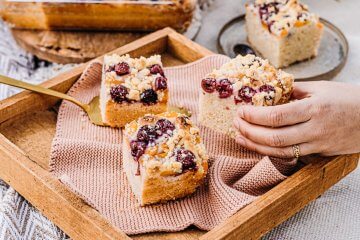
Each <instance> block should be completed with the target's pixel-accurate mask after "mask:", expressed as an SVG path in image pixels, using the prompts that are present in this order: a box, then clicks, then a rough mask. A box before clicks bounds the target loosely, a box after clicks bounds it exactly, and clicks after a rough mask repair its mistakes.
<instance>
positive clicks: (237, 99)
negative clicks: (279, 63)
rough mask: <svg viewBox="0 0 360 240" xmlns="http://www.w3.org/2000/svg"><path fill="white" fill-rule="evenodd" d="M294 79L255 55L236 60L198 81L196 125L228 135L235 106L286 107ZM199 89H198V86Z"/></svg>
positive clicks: (238, 57)
mask: <svg viewBox="0 0 360 240" xmlns="http://www.w3.org/2000/svg"><path fill="white" fill-rule="evenodd" d="M293 81H294V77H293V76H292V75H291V74H288V73H286V72H284V71H282V70H277V69H275V68H274V67H273V66H272V65H270V64H269V61H268V60H264V59H262V58H260V57H256V56H254V55H246V56H241V55H239V56H237V57H236V58H234V59H232V60H230V61H229V62H228V63H226V64H224V65H223V66H221V67H220V68H219V69H215V70H214V71H213V72H211V73H209V74H208V75H207V76H205V78H204V79H202V81H201V92H200V98H199V121H200V123H201V124H202V125H204V126H207V127H209V128H211V129H214V130H216V131H218V132H221V133H225V134H228V133H230V132H231V129H232V123H233V118H234V115H235V114H236V110H237V108H238V106H240V105H244V104H250V105H255V106H273V105H278V104H283V103H286V102H287V101H288V100H289V98H290V96H291V93H292V90H293ZM199 87H200V86H199Z"/></svg>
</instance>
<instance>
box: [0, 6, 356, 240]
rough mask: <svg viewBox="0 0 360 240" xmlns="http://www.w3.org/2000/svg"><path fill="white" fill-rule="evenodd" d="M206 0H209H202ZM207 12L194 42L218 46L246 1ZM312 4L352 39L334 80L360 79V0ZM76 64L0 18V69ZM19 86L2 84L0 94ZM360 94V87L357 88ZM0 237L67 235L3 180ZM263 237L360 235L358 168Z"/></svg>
mask: <svg viewBox="0 0 360 240" xmlns="http://www.w3.org/2000/svg"><path fill="white" fill-rule="evenodd" d="M202 1H203V2H205V1H209V0H202ZM212 2H213V3H212V4H211V5H210V7H208V8H206V10H205V11H204V12H203V24H202V28H201V30H200V33H199V35H198V36H197V38H196V42H198V43H200V44H202V45H204V46H205V47H207V48H209V49H210V50H212V51H214V52H216V38H217V34H218V32H219V30H220V28H221V27H222V26H223V25H224V24H225V23H226V22H227V21H229V20H230V19H232V18H234V17H236V16H238V15H240V14H242V13H244V3H245V1H239V0H215V1H212ZM303 2H305V3H307V4H308V5H309V6H310V8H311V10H313V11H314V12H317V13H318V14H319V15H320V16H322V17H323V18H325V19H327V20H330V21H331V22H332V23H334V24H335V25H336V26H338V27H339V28H340V29H341V30H342V31H343V32H344V33H345V35H346V37H347V39H348V41H349V44H350V54H349V58H348V62H347V64H346V66H345V68H344V69H343V70H342V72H341V73H340V74H339V75H338V76H336V77H335V78H334V79H333V81H342V82H350V83H353V84H359V83H360V24H359V21H360V1H359V0H317V1H310V0H303ZM72 66H73V65H70V64H69V65H58V64H52V65H48V64H47V63H45V62H42V61H39V60H38V59H37V58H35V57H34V56H32V55H31V54H28V53H26V52H24V51H23V50H22V49H20V48H19V47H18V46H17V45H16V44H15V42H14V41H13V39H12V38H11V36H10V34H9V32H8V30H7V28H6V27H5V26H4V25H3V24H2V23H1V22H0V73H1V74H6V75H9V76H12V77H15V78H18V79H22V80H24V81H29V82H33V83H39V82H42V81H44V80H46V79H48V78H49V77H51V76H54V75H56V74H58V73H59V72H63V71H66V70H68V69H70V68H71V67H72ZM18 91H19V90H18V89H16V88H13V87H8V86H5V85H2V84H0V99H3V98H5V97H8V96H10V95H12V94H15V93H17V92H18ZM359 94H360V93H359ZM0 239H16V240H17V239H49V240H50V239H54V240H58V239H67V237H66V235H65V234H64V233H63V232H62V231H61V230H60V229H59V228H57V227H56V226H55V225H54V224H53V223H51V222H50V221H49V220H47V219H46V217H44V216H42V215H41V214H40V213H39V212H38V211H37V210H36V209H35V208H34V207H32V206H31V205H30V204H29V203H28V202H27V201H26V200H24V199H23V198H22V197H21V196H20V195H19V194H18V193H16V191H15V190H14V189H12V188H11V187H9V186H8V185H6V184H5V183H4V182H2V181H1V180H0ZM264 239H269V240H273V239H274V240H275V239H278V240H283V239H284V240H285V239H294V240H296V239H299V240H300V239H314V240H320V239H360V169H359V168H358V169H357V170H356V171H355V172H353V173H352V174H350V175H349V176H348V177H347V178H345V179H344V180H342V181H341V182H339V183H338V184H336V185H335V186H333V187H332V188H331V189H330V190H328V191H327V192H326V193H325V194H324V195H323V196H321V197H320V198H318V199H317V200H316V201H314V202H313V203H311V204H309V205H308V206H307V207H305V208H304V209H303V210H302V211H300V212H299V213H298V214H296V215H295V216H293V217H292V218H290V219H289V220H288V221H286V222H285V223H283V224H281V225H280V226H279V227H277V228H275V229H274V230H272V231H271V232H270V233H268V234H267V235H266V236H265V237H264Z"/></svg>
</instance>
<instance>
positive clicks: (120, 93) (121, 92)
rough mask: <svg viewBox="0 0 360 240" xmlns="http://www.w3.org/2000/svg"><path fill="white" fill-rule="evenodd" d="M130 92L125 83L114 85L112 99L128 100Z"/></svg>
mask: <svg viewBox="0 0 360 240" xmlns="http://www.w3.org/2000/svg"><path fill="white" fill-rule="evenodd" d="M128 93H129V90H128V89H127V88H126V87H125V86H123V85H117V86H112V87H111V88H110V96H111V99H112V100H114V101H115V102H117V103H121V102H124V101H127V97H126V95H127V94H128Z"/></svg>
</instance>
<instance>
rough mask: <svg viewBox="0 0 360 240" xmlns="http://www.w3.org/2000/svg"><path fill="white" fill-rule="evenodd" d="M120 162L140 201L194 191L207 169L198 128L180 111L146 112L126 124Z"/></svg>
mask: <svg viewBox="0 0 360 240" xmlns="http://www.w3.org/2000/svg"><path fill="white" fill-rule="evenodd" d="M123 164H124V165H123V166H124V171H125V173H126V176H127V179H128V181H129V183H130V185H131V188H132V191H133V193H134V195H135V196H136V198H137V199H138V201H139V203H140V205H146V204H152V203H159V202H165V201H168V200H174V199H178V198H182V197H185V196H187V195H189V194H192V193H193V192H195V190H196V188H197V187H198V186H199V185H200V184H201V183H202V182H203V180H204V178H205V176H206V173H207V169H208V155H207V153H206V150H205V147H204V145H203V144H202V142H201V138H200V134H199V128H197V127H196V126H194V125H193V124H192V122H191V121H190V119H189V118H188V117H187V116H185V115H182V114H179V113H175V112H166V113H162V114H158V115H146V116H144V117H141V118H139V119H138V120H136V121H133V122H131V123H129V124H127V125H126V127H125V130H124V139H123Z"/></svg>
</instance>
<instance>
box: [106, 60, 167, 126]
mask: <svg viewBox="0 0 360 240" xmlns="http://www.w3.org/2000/svg"><path fill="white" fill-rule="evenodd" d="M102 71H103V73H102V82H101V90H100V110H101V116H102V120H103V122H104V123H105V124H107V125H109V126H111V127H123V126H125V124H126V123H129V122H131V121H133V120H135V119H137V118H139V117H141V116H144V115H145V114H147V113H153V114H157V113H162V112H165V111H166V110H167V102H168V85H167V79H166V77H165V74H164V71H163V69H162V63H161V57H160V56H159V55H154V56H151V57H149V58H145V57H140V58H131V57H130V56H129V55H124V56H119V55H117V54H113V55H107V56H105V57H104V64H103V70H102Z"/></svg>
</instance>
